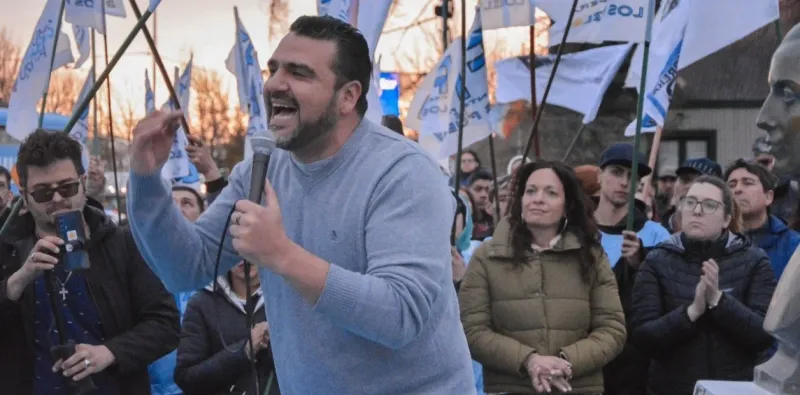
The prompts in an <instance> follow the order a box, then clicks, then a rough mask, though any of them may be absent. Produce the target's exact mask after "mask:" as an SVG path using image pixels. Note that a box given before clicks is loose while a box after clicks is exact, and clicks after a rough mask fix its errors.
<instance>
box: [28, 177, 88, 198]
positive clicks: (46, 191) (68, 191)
mask: <svg viewBox="0 0 800 395" xmlns="http://www.w3.org/2000/svg"><path fill="white" fill-rule="evenodd" d="M80 186H81V182H80V181H72V182H68V183H66V184H61V185H59V186H57V187H55V188H41V189H37V190H35V191H25V193H27V194H28V195H31V197H33V201H35V202H36V203H47V202H49V201H51V200H53V195H55V193H56V192H58V195H59V196H61V197H63V198H65V199H69V198H71V197H73V196H75V195H77V194H78V191H79V190H80Z"/></svg>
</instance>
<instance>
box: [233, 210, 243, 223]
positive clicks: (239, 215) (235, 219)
mask: <svg viewBox="0 0 800 395" xmlns="http://www.w3.org/2000/svg"><path fill="white" fill-rule="evenodd" d="M241 218H242V213H238V212H237V213H236V218H234V219H233V223H234V224H236V225H240V224H239V220H240V219H241Z"/></svg>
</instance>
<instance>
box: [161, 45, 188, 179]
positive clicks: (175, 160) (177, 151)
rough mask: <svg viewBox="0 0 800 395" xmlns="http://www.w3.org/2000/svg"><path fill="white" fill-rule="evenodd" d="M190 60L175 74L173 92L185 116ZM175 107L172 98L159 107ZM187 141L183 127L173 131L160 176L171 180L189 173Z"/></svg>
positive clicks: (168, 108) (166, 108)
mask: <svg viewBox="0 0 800 395" xmlns="http://www.w3.org/2000/svg"><path fill="white" fill-rule="evenodd" d="M192 62H193V60H192V59H190V60H189V63H188V64H186V68H185V69H184V70H183V74H181V75H180V77H178V76H177V75H176V76H175V77H176V78H175V93H176V94H177V95H178V100H179V101H180V106H181V110H182V111H183V113H184V114H186V116H187V117H188V115H189V109H188V106H189V96H190V93H191V89H190V88H191V84H192ZM176 74H177V68H176ZM176 107H177V106H175V105H174V103H173V101H172V98H170V99H169V100H167V102H166V103H164V105H163V106H162V107H161V109H162V110H167V111H168V110H175V109H176ZM188 142H189V140H188V139H187V138H186V131H184V130H183V127H180V128H178V131H177V132H176V133H175V138H174V140H173V141H172V149H171V150H170V153H169V159H168V160H167V163H165V164H164V167H162V168H161V177H162V178H166V179H167V180H173V179H175V178H181V177H186V176H188V175H189V165H190V163H189V156H188V155H187V154H186V144H188Z"/></svg>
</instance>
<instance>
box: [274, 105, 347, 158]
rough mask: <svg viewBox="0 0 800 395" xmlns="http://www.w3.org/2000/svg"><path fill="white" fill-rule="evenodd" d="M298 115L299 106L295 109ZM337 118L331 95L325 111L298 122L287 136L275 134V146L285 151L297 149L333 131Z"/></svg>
mask: <svg viewBox="0 0 800 395" xmlns="http://www.w3.org/2000/svg"><path fill="white" fill-rule="evenodd" d="M297 116H298V117H299V116H300V108H299V107H298V109H297ZM338 120H339V118H338V117H337V116H336V98H335V97H331V100H330V101H329V102H328V106H327V107H326V108H325V112H324V113H323V114H322V115H320V117H319V118H317V119H316V120H313V121H306V122H302V121H301V122H300V123H299V124H298V125H297V127H296V128H295V129H294V130H293V131H292V133H291V134H290V135H289V136H285V137H282V136H275V140H276V146H277V147H278V148H281V149H284V150H287V151H297V150H301V149H303V148H306V147H308V146H309V145H311V144H312V143H313V142H315V141H317V140H319V139H320V138H321V137H323V136H325V135H326V134H329V133H330V132H331V131H333V128H334V126H335V125H336V122H337V121H338Z"/></svg>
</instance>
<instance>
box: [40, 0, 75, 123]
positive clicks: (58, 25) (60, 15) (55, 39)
mask: <svg viewBox="0 0 800 395" xmlns="http://www.w3.org/2000/svg"><path fill="white" fill-rule="evenodd" d="M66 5H67V0H61V9H60V10H59V11H58V20H56V31H55V35H54V36H53V52H52V53H50V68H48V69H47V77H46V79H45V83H44V93H43V94H42V110H41V111H39V126H38V128H39V129H41V128H42V125H44V111H45V106H46V105H47V92H48V91H50V75H51V74H52V73H53V65H54V64H55V62H56V49H57V48H58V36H60V35H61V21H62V20H63V19H64V8H65V7H66ZM67 131H69V129H68V130H67Z"/></svg>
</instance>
